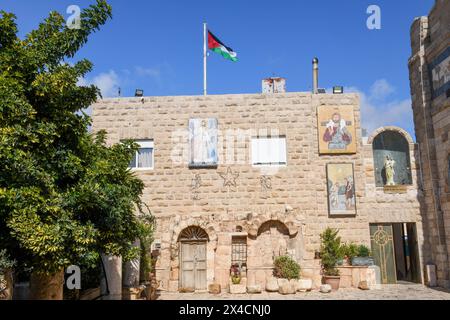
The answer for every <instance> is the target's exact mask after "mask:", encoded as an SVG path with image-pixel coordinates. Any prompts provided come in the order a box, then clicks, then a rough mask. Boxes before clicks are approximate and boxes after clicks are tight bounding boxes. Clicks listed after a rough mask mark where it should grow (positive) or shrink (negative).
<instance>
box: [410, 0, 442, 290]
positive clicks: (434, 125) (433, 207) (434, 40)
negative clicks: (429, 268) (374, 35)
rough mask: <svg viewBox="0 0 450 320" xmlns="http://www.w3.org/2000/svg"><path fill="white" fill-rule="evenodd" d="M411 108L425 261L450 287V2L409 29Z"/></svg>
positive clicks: (440, 280) (440, 1) (438, 5)
mask: <svg viewBox="0 0 450 320" xmlns="http://www.w3.org/2000/svg"><path fill="white" fill-rule="evenodd" d="M411 47H412V55H411V58H410V59H409V72H410V82H411V95H412V105H413V111H414V123H415V130H416V138H417V143H418V145H419V150H420V158H421V163H422V170H421V176H422V180H423V184H422V186H421V189H422V190H423V193H424V198H423V201H422V203H421V206H422V211H423V212H424V214H423V222H424V227H425V230H426V234H425V243H424V248H425V250H424V253H425V254H424V259H425V261H424V262H425V263H427V264H431V265H435V266H436V270H437V280H438V284H439V285H441V286H445V287H448V286H449V285H450V276H449V272H450V268H449V264H450V260H449V253H450V140H449V139H450V136H449V134H450V133H449V132H450V1H447V0H437V1H436V2H435V5H434V7H433V9H432V10H431V12H430V14H429V16H427V17H420V18H417V19H415V21H414V23H413V24H412V27H411ZM432 273H433V272H432Z"/></svg>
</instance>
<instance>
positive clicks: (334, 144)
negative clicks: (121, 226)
mask: <svg viewBox="0 0 450 320" xmlns="http://www.w3.org/2000/svg"><path fill="white" fill-rule="evenodd" d="M341 112H342V113H341ZM341 114H342V115H345V116H344V117H341V116H340V115H341ZM334 124H336V126H335V127H334V129H333V125H334ZM101 129H104V130H106V131H107V133H108V142H109V143H118V142H120V141H122V140H124V139H135V140H137V142H138V143H139V144H140V145H141V149H140V152H138V153H137V154H136V159H133V161H132V163H131V164H130V166H131V167H132V170H134V171H135V173H136V175H138V176H139V177H140V178H141V179H142V180H143V181H144V183H145V191H144V196H143V200H144V201H145V202H146V203H147V204H148V205H149V207H150V209H151V210H152V213H153V214H154V215H155V216H156V217H157V230H156V235H155V242H154V244H153V249H154V250H156V251H157V252H159V255H158V260H157V264H156V275H157V278H158V280H159V281H160V289H162V290H169V291H177V290H180V289H186V288H187V289H196V290H205V289H207V287H208V285H209V284H212V283H219V284H221V286H222V288H223V289H226V288H228V286H229V279H230V267H231V265H232V264H241V266H242V267H244V269H245V273H246V282H247V285H254V284H259V285H261V286H262V287H263V288H264V286H265V283H266V280H267V278H268V277H269V276H271V274H272V270H273V259H274V258H275V257H277V256H279V255H286V254H287V255H290V256H291V257H293V258H294V259H295V260H297V261H298V262H299V264H300V266H301V268H302V271H301V272H302V277H304V278H309V279H313V280H314V284H315V286H318V285H319V284H320V279H321V275H320V273H321V270H320V260H319V259H318V255H317V252H318V251H319V248H320V233H321V232H323V230H324V229H325V228H326V227H333V228H338V229H339V230H340V235H341V236H342V240H343V241H354V242H356V243H359V244H366V245H368V246H369V247H371V248H372V251H373V254H374V256H375V258H376V259H375V260H376V261H377V263H378V264H379V265H380V267H381V274H382V281H383V282H385V283H393V282H396V281H397V280H408V281H414V282H422V281H423V274H424V272H423V270H424V265H423V263H424V262H426V259H427V258H426V257H427V256H426V255H425V254H426V252H425V251H424V232H423V229H424V226H423V224H422V215H421V207H420V203H421V202H420V201H419V200H420V194H419V193H418V177H419V171H418V167H419V166H418V165H417V163H418V159H419V158H418V157H419V155H418V153H417V148H416V145H415V144H414V142H413V140H412V138H411V137H410V136H409V134H408V133H407V132H405V131H404V130H402V129H401V128H397V127H383V128H380V129H378V130H376V131H375V132H373V133H372V134H371V135H370V136H369V137H365V138H363V137H362V135H361V132H362V131H361V121H360V102H359V96H358V95H357V94H353V93H349V94H347V93H345V94H329V93H328V94H326V93H325V94H313V93H304V92H292V93H286V92H279V93H268V94H267V93H265V94H233V95H209V96H169V97H133V98H109V99H103V100H101V101H99V102H98V103H96V104H95V105H94V106H93V131H94V132H96V131H98V130H101ZM333 130H334V131H333ZM327 137H328V138H329V139H328V138H327ZM347 147H348V149H347ZM323 148H325V149H326V148H329V150H324V149H323ZM339 148H341V149H342V150H341V151H339ZM386 159H393V160H395V161H396V165H395V168H394V169H395V172H396V173H395V175H394V180H395V185H393V186H386V184H387V183H386V167H385V163H386V162H385V161H386ZM352 171H353V172H352ZM399 177H401V179H400V178H399ZM424 255H425V256H424Z"/></svg>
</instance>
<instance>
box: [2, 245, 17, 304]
mask: <svg viewBox="0 0 450 320" xmlns="http://www.w3.org/2000/svg"><path fill="white" fill-rule="evenodd" d="M15 265H16V262H15V261H14V260H11V259H10V258H9V256H8V254H7V252H6V250H0V300H12V295H13V287H14V281H13V268H14V266H15Z"/></svg>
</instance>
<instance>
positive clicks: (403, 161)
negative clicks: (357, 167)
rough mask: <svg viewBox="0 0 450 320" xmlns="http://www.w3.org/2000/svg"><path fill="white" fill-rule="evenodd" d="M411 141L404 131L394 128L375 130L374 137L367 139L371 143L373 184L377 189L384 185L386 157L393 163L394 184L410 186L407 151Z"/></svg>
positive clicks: (385, 179)
mask: <svg viewBox="0 0 450 320" xmlns="http://www.w3.org/2000/svg"><path fill="white" fill-rule="evenodd" d="M411 141H412V140H411V138H410V137H409V135H408V134H407V133H406V132H405V131H404V130H401V129H399V128H398V129H397V128H395V127H393V128H387V129H384V130H382V131H381V130H377V132H376V135H374V136H373V137H372V138H371V139H369V143H370V142H371V143H372V149H373V162H374V170H375V172H374V173H375V184H376V186H377V187H383V186H385V185H386V182H387V177H386V170H385V161H386V159H387V157H389V158H392V159H393V160H394V161H395V165H394V172H395V174H394V182H395V184H396V185H411V184H412V172H411V155H410V151H409V146H410V142H411Z"/></svg>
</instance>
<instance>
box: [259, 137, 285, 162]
mask: <svg viewBox="0 0 450 320" xmlns="http://www.w3.org/2000/svg"><path fill="white" fill-rule="evenodd" d="M252 164H253V165H269V166H270V165H285V164H286V137H257V138H252Z"/></svg>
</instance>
